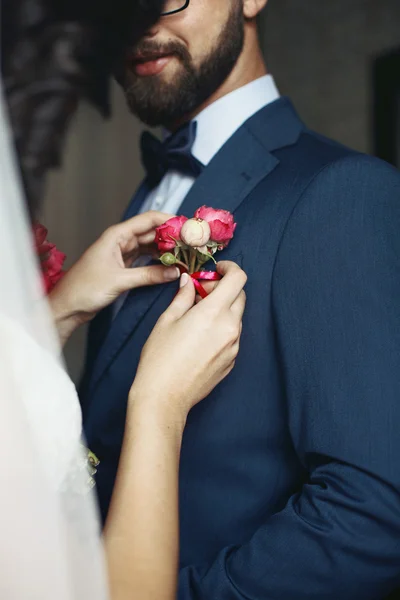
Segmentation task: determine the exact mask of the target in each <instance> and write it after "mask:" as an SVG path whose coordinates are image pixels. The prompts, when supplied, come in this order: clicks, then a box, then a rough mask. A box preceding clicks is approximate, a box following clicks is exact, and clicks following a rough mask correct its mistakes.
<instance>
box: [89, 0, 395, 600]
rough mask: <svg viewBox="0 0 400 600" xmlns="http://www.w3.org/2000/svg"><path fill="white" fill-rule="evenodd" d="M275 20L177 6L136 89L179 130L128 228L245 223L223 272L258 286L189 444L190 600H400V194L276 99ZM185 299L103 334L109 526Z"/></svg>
mask: <svg viewBox="0 0 400 600" xmlns="http://www.w3.org/2000/svg"><path fill="white" fill-rule="evenodd" d="M265 3H266V0H202V1H201V2H198V1H197V0H192V2H190V3H189V2H185V0H182V2H181V3H180V5H179V1H178V2H177V1H175V2H172V3H171V2H166V3H165V10H166V12H168V11H170V10H173V9H178V8H181V9H182V10H180V11H178V12H174V13H170V14H165V15H163V16H162V17H161V19H160V20H159V22H158V23H157V24H156V25H155V26H154V27H153V28H152V29H151V30H149V31H148V32H147V34H146V36H145V37H144V38H143V39H142V40H141V42H140V43H139V46H138V47H136V48H134V49H132V50H131V51H130V52H129V53H128V56H127V61H126V64H125V70H124V73H123V74H121V75H120V81H121V83H122V85H123V87H124V89H125V92H126V98H127V101H128V104H129V106H130V108H131V110H132V112H133V113H135V114H136V115H138V116H139V117H140V118H141V120H142V121H143V122H145V123H147V124H148V125H151V126H152V125H163V126H164V127H165V128H168V129H170V130H171V131H176V130H177V134H176V135H173V136H172V138H169V139H167V141H166V142H165V143H164V144H163V145H160V144H159V143H157V140H155V139H152V138H151V137H149V135H146V136H145V137H144V138H143V140H142V150H143V160H144V164H145V166H146V168H147V177H146V179H145V181H144V183H143V184H142V186H141V187H140V188H139V190H138V192H137V193H136V195H135V196H134V197H133V199H132V202H131V204H130V206H129V208H128V211H127V213H126V217H130V216H132V215H134V214H136V213H138V212H140V211H145V210H148V209H158V210H163V211H165V212H168V213H178V214H184V215H187V216H192V215H193V213H194V211H195V209H197V208H198V207H199V206H201V205H203V204H207V205H211V206H213V207H215V208H224V209H226V210H229V211H233V212H234V214H235V219H236V221H237V229H236V233H235V238H234V240H233V241H232V242H231V244H230V245H229V247H228V248H227V249H226V250H225V251H224V252H222V253H221V254H220V259H230V260H234V261H236V262H237V263H239V264H240V265H241V266H242V267H243V268H244V270H245V271H246V272H247V274H248V284H247V309H246V314H245V318H244V326H243V335H242V345H241V352H240V354H239V357H238V360H237V363H236V368H235V369H234V371H233V372H232V373H231V375H230V376H229V377H228V378H227V379H226V380H225V381H224V382H223V383H222V384H221V385H220V386H219V387H218V388H217V389H216V390H215V391H214V392H213V393H212V394H211V396H210V397H209V398H207V399H206V400H205V401H204V402H203V403H201V404H199V405H198V406H197V407H195V408H194V409H193V411H192V412H191V413H190V415H189V419H188V423H187V428H186V431H185V437H184V442H183V447H182V458H181V475H180V511H181V561H180V575H179V593H178V597H179V600H212V599H216V600H249V599H251V600H276V599H278V598H279V599H281V600H322V599H324V600H353V599H359V598H360V599H363V600H369V599H371V600H372V599H374V600H375V599H381V598H385V597H386V596H387V595H388V594H389V593H390V592H391V591H392V590H394V588H395V587H396V586H397V585H398V584H399V582H400V466H399V461H400V174H399V173H398V172H397V171H396V170H395V169H394V168H392V167H390V166H388V165H387V164H385V163H383V162H381V161H379V160H377V159H374V158H370V157H368V156H364V155H361V154H359V153H356V152H353V151H351V150H349V149H347V148H344V147H342V146H339V145H338V144H336V143H334V142H332V141H330V140H327V139H325V138H323V137H321V136H319V135H317V134H315V133H313V132H312V131H310V130H308V129H307V127H306V126H305V125H304V124H303V123H302V121H301V120H300V118H299V117H298V115H297V114H296V112H295V109H294V108H293V106H292V104H291V102H290V100H289V99H288V98H285V97H280V96H279V93H278V90H277V88H276V86H275V83H274V80H273V79H272V77H271V76H270V75H268V74H267V71H266V67H265V64H264V62H263V59H262V56H261V52H260V46H259V40H258V37H257V27H256V17H257V15H258V13H259V12H260V10H261V9H262V8H263V6H264V5H265ZM178 5H179V6H178ZM175 292H176V286H175V285H174V284H170V285H168V286H166V287H158V288H148V289H142V290H137V291H135V292H134V293H131V294H130V295H129V296H128V297H127V298H125V299H124V300H123V301H121V302H119V303H118V304H117V305H116V306H114V307H113V308H112V309H111V311H108V312H107V311H106V312H103V313H102V314H101V315H100V316H99V317H98V318H97V320H96V321H95V322H94V324H93V327H92V329H91V332H90V337H89V344H88V353H87V365H86V372H85V375H84V380H83V384H82V390H81V392H82V393H81V397H82V406H83V411H84V421H85V429H86V434H87V438H88V444H89V446H90V448H91V449H92V450H93V451H94V452H95V453H96V454H97V455H98V456H99V458H100V460H101V466H100V468H99V471H98V476H97V487H98V494H99V499H100V505H101V510H102V514H103V517H105V516H106V514H107V509H108V505H109V502H110V497H111V493H112V489H113V484H114V479H115V474H116V470H117V465H118V459H119V454H120V449H121V440H122V435H123V429H124V419H125V410H126V400H127V396H128V391H129V388H130V386H131V383H132V379H133V376H134V373H135V368H136V365H137V363H138V360H139V355H140V351H141V348H142V346H143V344H144V342H145V341H146V339H147V337H148V335H149V334H150V332H151V330H152V328H153V326H154V324H155V322H156V320H157V319H158V317H159V316H160V314H161V313H162V311H163V310H164V309H165V308H166V307H167V305H168V304H169V302H170V300H171V299H172V298H173V296H174V294H175ZM200 359H201V357H199V360H200ZM171 368H175V369H176V376H177V377H179V365H175V366H171ZM156 376H157V374H156V373H155V377H156ZM149 443H151V440H149Z"/></svg>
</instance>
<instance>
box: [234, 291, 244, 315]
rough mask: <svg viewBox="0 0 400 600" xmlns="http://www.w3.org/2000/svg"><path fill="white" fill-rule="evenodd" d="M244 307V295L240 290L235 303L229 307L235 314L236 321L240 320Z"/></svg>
mask: <svg viewBox="0 0 400 600" xmlns="http://www.w3.org/2000/svg"><path fill="white" fill-rule="evenodd" d="M245 307H246V294H245V292H244V291H243V290H242V291H241V292H240V294H239V296H238V297H237V298H236V300H235V302H234V303H233V304H232V306H231V311H232V312H233V313H234V314H235V316H236V317H237V318H238V319H240V320H241V319H242V317H243V313H244V309H245Z"/></svg>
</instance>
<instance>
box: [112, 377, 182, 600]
mask: <svg viewBox="0 0 400 600" xmlns="http://www.w3.org/2000/svg"><path fill="white" fill-rule="evenodd" d="M172 412H173V411H170V413H169V412H168V408H167V406H166V405H165V404H158V403H156V402H155V401H154V398H148V399H146V398H145V397H143V395H142V394H141V393H140V391H136V390H134V389H133V390H132V392H131V394H130V399H129V403H128V413H127V422H126V428H125V437H124V443H123V448H122V454H121V459H120V464H119V471H118V476H117V481H116V485H115V489H114V494H113V498H112V502H111V508H110V512H109V516H108V520H107V524H106V528H105V534H104V539H105V548H106V556H107V562H108V570H109V579H110V586H111V598H112V600H131V599H132V597H133V596H134V597H135V598H136V597H137V598H141V600H150V599H151V600H173V599H174V598H175V597H176V573H177V568H178V537H179V536H178V533H179V532H178V471H179V456H180V449H181V442H182V434H183V429H184V425H185V419H184V418H183V417H181V416H177V415H176V414H172Z"/></svg>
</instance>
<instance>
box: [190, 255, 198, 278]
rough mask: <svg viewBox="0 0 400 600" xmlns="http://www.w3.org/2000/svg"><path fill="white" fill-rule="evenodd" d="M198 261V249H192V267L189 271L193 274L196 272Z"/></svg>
mask: <svg viewBox="0 0 400 600" xmlns="http://www.w3.org/2000/svg"><path fill="white" fill-rule="evenodd" d="M196 261H197V252H196V250H192V251H191V257H190V268H189V273H190V274H191V275H192V274H193V273H194V272H195V268H196Z"/></svg>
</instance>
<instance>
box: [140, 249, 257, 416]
mask: <svg viewBox="0 0 400 600" xmlns="http://www.w3.org/2000/svg"><path fill="white" fill-rule="evenodd" d="M217 270H218V272H219V273H220V274H221V275H223V278H222V280H221V281H220V282H219V284H218V286H216V287H215V289H214V290H213V291H212V292H211V293H210V295H209V296H208V297H207V298H205V299H204V300H202V301H201V302H200V303H198V304H196V305H194V303H195V295H196V294H195V288H194V285H193V282H192V280H191V279H190V278H188V277H187V275H186V276H185V275H182V278H184V282H185V281H186V283H185V285H184V286H183V287H181V289H180V291H179V293H178V294H177V296H176V297H175V299H174V300H173V302H172V303H171V305H170V306H169V308H168V309H167V310H166V311H165V312H164V313H163V315H161V317H160V319H159V321H158V322H157V324H156V326H155V328H154V330H153V332H152V334H151V335H150V337H149V339H148V341H147V342H146V344H145V346H144V348H143V351H142V356H141V359H140V363H139V367H138V370H137V373H136V377H135V381H134V383H133V385H132V388H131V392H130V401H131V403H132V405H135V404H139V405H140V406H141V407H143V406H145V407H146V406H147V407H149V408H150V410H156V411H157V410H161V411H163V412H164V414H168V415H169V417H170V418H173V419H175V418H176V419H177V420H178V422H181V423H182V422H184V421H185V420H186V416H187V413H188V412H189V410H190V409H191V408H192V407H193V406H194V405H195V404H196V403H197V402H199V401H200V400H202V399H203V398H205V397H206V396H207V395H208V394H209V393H210V392H211V391H212V390H213V389H214V388H215V386H216V385H218V383H220V382H221V381H222V379H224V378H225V377H226V376H227V375H228V374H229V373H230V371H231V370H232V368H233V366H234V363H235V359H236V356H237V353H238V351H239V340H240V334H241V329H242V316H243V311H244V308H245V302H246V297H245V293H244V291H243V287H244V285H245V283H246V274H245V273H244V272H243V271H242V270H241V269H240V268H239V267H238V266H237V265H236V264H235V263H232V262H228V261H225V262H220V263H218V265H217Z"/></svg>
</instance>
